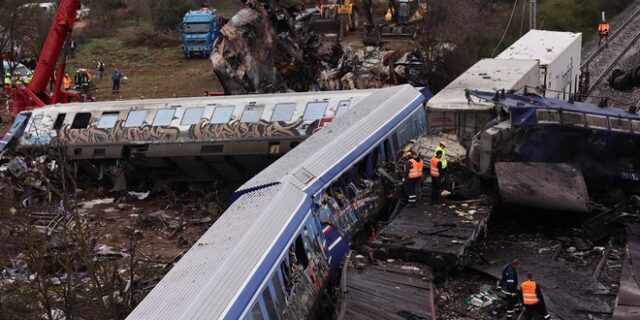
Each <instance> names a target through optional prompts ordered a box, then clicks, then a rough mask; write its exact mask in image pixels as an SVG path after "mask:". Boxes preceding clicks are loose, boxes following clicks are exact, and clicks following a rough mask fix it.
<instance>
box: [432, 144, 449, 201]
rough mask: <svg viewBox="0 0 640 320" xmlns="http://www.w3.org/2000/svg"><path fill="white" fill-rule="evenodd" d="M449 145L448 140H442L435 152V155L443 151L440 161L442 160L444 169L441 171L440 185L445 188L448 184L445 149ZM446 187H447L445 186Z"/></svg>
mask: <svg viewBox="0 0 640 320" xmlns="http://www.w3.org/2000/svg"><path fill="white" fill-rule="evenodd" d="M446 147H447V142H446V141H444V140H442V141H440V143H439V144H438V146H437V147H436V151H435V152H434V155H435V153H436V152H438V151H442V158H440V161H441V162H442V171H441V172H440V173H441V174H440V185H441V186H442V187H443V188H444V186H446V184H447V173H448V171H447V152H446V151H445V150H444V149H445V148H446ZM444 189H446V188H444Z"/></svg>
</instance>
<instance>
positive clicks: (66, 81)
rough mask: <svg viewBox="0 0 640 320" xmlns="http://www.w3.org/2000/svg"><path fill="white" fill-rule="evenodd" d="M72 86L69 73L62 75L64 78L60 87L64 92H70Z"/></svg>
mask: <svg viewBox="0 0 640 320" xmlns="http://www.w3.org/2000/svg"><path fill="white" fill-rule="evenodd" d="M72 86H73V80H72V79H71V74H69V72H65V73H64V77H63V78H62V87H63V88H64V89H65V90H70V89H71V87H72Z"/></svg>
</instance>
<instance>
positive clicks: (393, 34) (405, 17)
mask: <svg viewBox="0 0 640 320" xmlns="http://www.w3.org/2000/svg"><path fill="white" fill-rule="evenodd" d="M426 13H427V3H426V1H425V0H390V1H389V8H388V9H387V11H386V14H385V16H384V20H385V23H384V24H382V25H375V24H372V23H369V27H368V28H367V32H366V35H365V38H364V39H363V42H364V43H365V44H367V45H378V44H380V43H382V42H396V41H397V42H411V41H413V40H414V39H415V37H416V36H417V35H418V34H420V33H422V28H423V23H422V22H423V19H424V17H425V15H426Z"/></svg>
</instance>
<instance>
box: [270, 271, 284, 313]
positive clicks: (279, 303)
mask: <svg viewBox="0 0 640 320" xmlns="http://www.w3.org/2000/svg"><path fill="white" fill-rule="evenodd" d="M271 285H272V286H273V291H275V298H276V299H275V300H276V310H282V309H284V305H285V301H284V291H283V290H282V281H280V277H278V272H274V273H273V276H272V277H271Z"/></svg>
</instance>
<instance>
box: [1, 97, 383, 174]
mask: <svg viewBox="0 0 640 320" xmlns="http://www.w3.org/2000/svg"><path fill="white" fill-rule="evenodd" d="M372 93H373V91H372V90H361V91H341V92H338V91H336V92H308V93H284V94H272V95H245V96H229V97H226V96H225V97H196V98H178V99H155V100H137V101H113V102H98V103H90V104H86V103H85V104H74V103H72V104H64V105H53V106H47V107H43V108H40V109H36V110H32V111H27V112H23V113H21V114H19V115H18V117H17V118H16V122H15V123H14V126H13V127H12V128H11V130H10V134H9V135H7V136H5V138H4V139H3V143H2V146H1V147H5V146H6V145H7V144H11V148H12V149H14V150H18V151H20V150H39V149H42V150H48V149H51V148H62V149H63V150H64V152H65V154H66V156H67V158H68V159H72V160H84V161H86V162H90V163H93V164H95V165H97V166H102V167H104V169H108V167H109V166H114V165H116V164H118V165H120V164H121V163H123V162H126V163H127V165H130V166H129V168H130V169H132V170H136V171H137V172H145V173H148V175H149V176H154V177H158V178H164V179H175V180H188V181H209V180H224V181H227V182H243V181H246V180H247V179H248V178H250V177H252V176H253V175H255V174H256V173H258V172H260V170H262V169H263V168H265V167H266V166H268V165H269V164H270V163H272V162H273V161H274V160H276V159H277V158H279V157H280V156H282V155H283V154H285V153H286V152H288V151H289V150H291V149H293V148H294V147H295V146H297V145H298V144H300V143H301V142H302V141H304V140H305V139H306V138H308V137H309V136H310V135H311V134H313V133H314V132H316V131H317V130H318V129H320V128H321V127H323V126H324V125H326V124H327V123H329V122H331V121H332V120H333V118H335V117H336V116H340V115H341V114H343V113H345V112H346V111H348V110H349V108H350V107H351V106H353V105H355V104H357V103H359V102H360V101H362V99H364V98H365V97H367V96H369V95H371V94H372ZM122 160H125V161H122Z"/></svg>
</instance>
